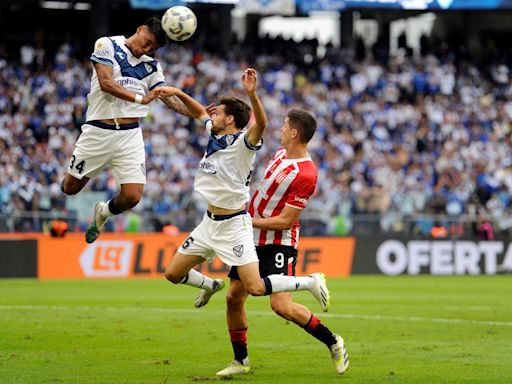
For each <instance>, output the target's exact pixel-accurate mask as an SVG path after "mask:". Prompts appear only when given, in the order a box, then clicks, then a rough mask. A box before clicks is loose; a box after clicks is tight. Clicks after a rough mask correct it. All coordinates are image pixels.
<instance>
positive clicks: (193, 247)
mask: <svg viewBox="0 0 512 384" xmlns="http://www.w3.org/2000/svg"><path fill="white" fill-rule="evenodd" d="M208 220H209V219H208V217H207V216H206V215H204V217H203V220H202V221H201V222H200V223H199V225H198V226H197V227H195V228H194V230H193V231H192V232H190V234H189V235H188V237H187V238H186V239H185V240H184V241H183V243H181V245H180V246H179V248H178V252H180V253H183V254H185V255H189V256H201V257H202V258H204V259H205V260H206V261H208V262H212V261H213V259H214V258H215V257H216V254H215V252H214V250H213V247H212V243H213V242H214V240H213V239H212V237H211V236H210V229H211V228H210V227H209V224H210V223H209V222H208Z"/></svg>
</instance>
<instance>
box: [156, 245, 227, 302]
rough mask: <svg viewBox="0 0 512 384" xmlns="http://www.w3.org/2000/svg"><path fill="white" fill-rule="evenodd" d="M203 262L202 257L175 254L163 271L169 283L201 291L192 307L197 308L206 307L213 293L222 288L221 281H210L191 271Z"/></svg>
mask: <svg viewBox="0 0 512 384" xmlns="http://www.w3.org/2000/svg"><path fill="white" fill-rule="evenodd" d="M204 261H205V258H204V257H202V256H194V255H189V254H184V253H181V252H176V253H175V254H174V256H173V258H172V259H171V262H170V263H169V265H168V266H167V268H166V269H165V278H166V279H167V280H169V281H170V282H171V283H173V284H185V285H190V286H192V287H196V288H200V289H201V291H200V292H199V294H198V295H197V296H196V299H195V300H194V305H195V307H197V308H199V307H202V306H204V305H206V304H207V303H208V301H210V298H211V297H212V296H213V295H214V294H215V293H217V292H218V291H220V290H221V289H223V288H224V281H223V280H222V279H212V278H210V277H208V276H206V275H203V274H202V273H201V272H198V271H196V270H195V269H193V267H195V266H196V265H198V264H201V263H202V262H204Z"/></svg>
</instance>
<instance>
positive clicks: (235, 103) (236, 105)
mask: <svg viewBox="0 0 512 384" xmlns="http://www.w3.org/2000/svg"><path fill="white" fill-rule="evenodd" d="M220 104H221V105H224V106H225V108H224V112H225V113H226V115H232V116H233V117H234V118H235V126H236V127H237V128H238V129H243V128H244V127H245V126H246V125H247V123H248V122H249V119H250V117H251V107H249V105H248V104H247V103H246V102H244V101H243V100H240V99H239V98H237V97H233V96H223V97H221V98H220Z"/></svg>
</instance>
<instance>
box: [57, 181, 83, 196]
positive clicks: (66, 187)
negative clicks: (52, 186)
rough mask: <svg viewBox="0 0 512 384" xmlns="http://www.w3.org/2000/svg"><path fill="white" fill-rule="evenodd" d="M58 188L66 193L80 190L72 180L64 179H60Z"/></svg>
mask: <svg viewBox="0 0 512 384" xmlns="http://www.w3.org/2000/svg"><path fill="white" fill-rule="evenodd" d="M60 189H61V191H62V192H63V193H65V194H66V195H76V194H77V193H78V192H80V188H77V187H76V185H74V184H73V183H72V182H69V181H67V180H66V179H64V180H62V183H61V184H60Z"/></svg>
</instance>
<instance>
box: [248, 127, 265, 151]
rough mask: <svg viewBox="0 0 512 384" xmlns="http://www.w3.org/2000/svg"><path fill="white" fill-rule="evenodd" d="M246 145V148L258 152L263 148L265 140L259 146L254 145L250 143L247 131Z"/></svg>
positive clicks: (261, 140)
mask: <svg viewBox="0 0 512 384" xmlns="http://www.w3.org/2000/svg"><path fill="white" fill-rule="evenodd" d="M244 143H245V147H246V148H248V149H250V150H251V151H258V150H259V149H260V148H261V147H262V146H263V139H260V141H259V142H258V144H256V145H252V144H251V143H249V140H248V139H247V131H246V132H245V133H244Z"/></svg>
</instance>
